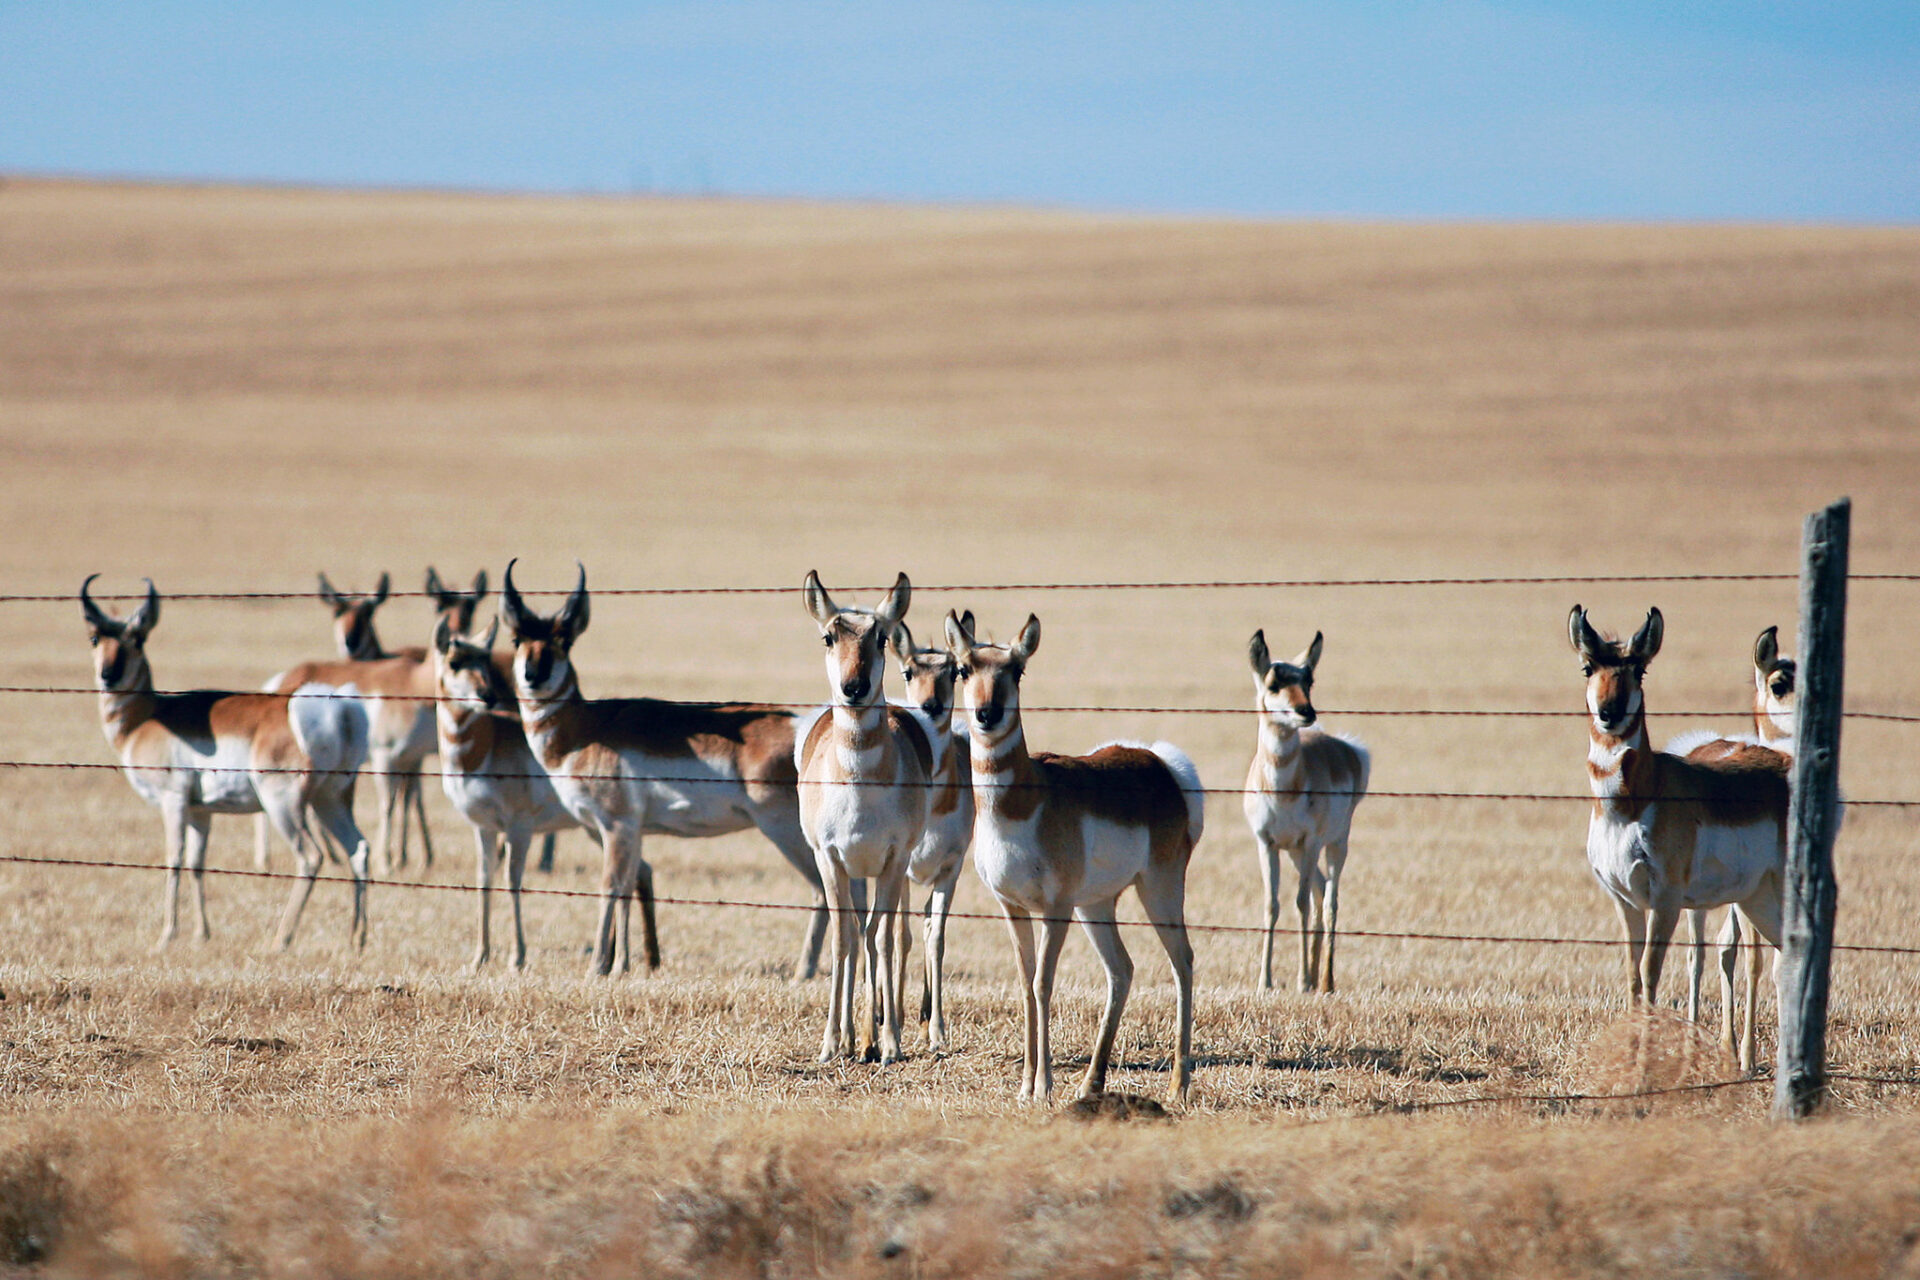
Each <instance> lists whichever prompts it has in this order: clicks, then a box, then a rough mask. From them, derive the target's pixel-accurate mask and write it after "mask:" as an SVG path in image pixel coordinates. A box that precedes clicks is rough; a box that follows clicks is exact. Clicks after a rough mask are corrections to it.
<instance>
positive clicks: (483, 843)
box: [473, 827, 500, 969]
mask: <svg viewBox="0 0 1920 1280" xmlns="http://www.w3.org/2000/svg"><path fill="white" fill-rule="evenodd" d="M473 839H474V844H475V851H474V864H473V868H474V883H475V885H476V887H477V888H478V890H479V892H477V893H476V894H474V897H476V898H478V899H479V902H480V905H479V912H480V922H479V923H480V944H479V946H477V947H476V948H474V952H473V968H475V969H480V968H483V967H485V965H486V963H487V958H488V957H489V956H491V955H492V954H493V938H492V928H491V926H492V921H491V919H490V916H491V914H492V911H493V859H494V855H495V851H496V850H497V849H498V848H499V845H500V834H499V833H498V832H497V831H493V830H491V829H489V828H487V827H475V828H474V829H473Z"/></svg>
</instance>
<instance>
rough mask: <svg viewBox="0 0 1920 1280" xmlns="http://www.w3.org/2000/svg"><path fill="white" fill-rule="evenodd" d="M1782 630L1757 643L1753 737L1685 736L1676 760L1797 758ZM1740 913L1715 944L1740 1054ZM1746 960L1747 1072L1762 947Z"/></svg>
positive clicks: (1695, 992)
mask: <svg viewBox="0 0 1920 1280" xmlns="http://www.w3.org/2000/svg"><path fill="white" fill-rule="evenodd" d="M1779 631H1780V629H1779V628H1778V627H1768V628H1767V629H1766V630H1764V631H1762V632H1761V633H1760V634H1759V635H1758V636H1757V637H1756V638H1755V639H1754V642H1753V727H1754V732H1753V733H1752V734H1750V735H1741V736H1739V737H1732V738H1726V737H1721V736H1719V735H1717V734H1711V733H1707V732H1695V733H1683V734H1681V735H1680V736H1679V737H1677V738H1675V739H1674V740H1673V741H1672V742H1669V743H1668V744H1667V747H1666V750H1667V751H1668V752H1669V753H1670V754H1673V755H1684V756H1686V757H1687V758H1688V759H1689V760H1694V761H1696V762H1702V763H1704V762H1708V761H1712V760H1720V759H1726V758H1729V757H1731V756H1733V755H1735V754H1738V753H1739V752H1741V751H1743V750H1745V749H1746V748H1748V747H1752V746H1762V747H1767V748H1770V749H1771V750H1774V751H1778V752H1780V753H1781V754H1782V755H1784V756H1786V757H1788V758H1789V759H1791V758H1792V756H1793V740H1794V728H1795V718H1794V708H1795V699H1794V683H1795V679H1794V678H1795V675H1796V674H1797V672H1796V668H1795V664H1794V661H1793V659H1792V658H1782V657H1781V656H1780V641H1779ZM1706 915H1707V913H1706V912H1705V911H1689V912H1688V913H1687V919H1688V926H1689V931H1690V934H1691V942H1692V946H1691V948H1690V953H1691V954H1690V957H1689V964H1688V966H1687V1017H1688V1018H1689V1019H1690V1020H1691V1021H1694V1022H1698V1021H1699V1020H1700V978H1701V973H1702V970H1703V968H1704V964H1705V955H1704V947H1703V946H1702V936H1703V935H1704V933H1705V932H1706ZM1742 933H1743V930H1742V929H1741V927H1740V911H1739V909H1738V908H1737V907H1729V908H1728V909H1727V917H1726V919H1725V920H1724V921H1723V922H1722V924H1721V927H1720V935H1719V937H1718V939H1717V940H1716V948H1717V951H1718V961H1719V965H1718V967H1719V970H1720V1012H1721V1028H1722V1038H1723V1039H1724V1040H1725V1041H1726V1045H1727V1048H1728V1050H1729V1051H1730V1052H1733V1051H1736V1050H1735V1044H1736V1041H1735V1036H1734V1012H1733V1001H1734V993H1733V989H1734V969H1735V966H1736V961H1737V959H1738V957H1739V955H1740V953H1741V951H1742V947H1741V945H1740V943H1741V937H1742ZM1745 952H1746V959H1747V985H1746V1000H1745V1004H1744V1006H1743V1008H1744V1013H1745V1027H1746V1029H1745V1030H1744V1031H1743V1032H1742V1033H1741V1035H1740V1038H1739V1041H1738V1044H1739V1046H1740V1048H1739V1050H1738V1052H1741V1053H1742V1054H1743V1055H1744V1056H1743V1059H1742V1063H1741V1065H1742V1067H1744V1068H1745V1069H1748V1070H1751V1069H1752V1061H1751V1058H1752V1053H1753V1039H1754V1033H1753V1029H1752V1028H1753V1020H1754V1017H1755V1004H1756V1002H1757V1000H1758V991H1759V987H1760V974H1761V972H1762V969H1763V957H1762V956H1761V953H1760V947H1759V944H1758V943H1749V944H1748V945H1747V947H1746V948H1745Z"/></svg>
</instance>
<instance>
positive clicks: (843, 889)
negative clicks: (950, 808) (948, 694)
mask: <svg viewBox="0 0 1920 1280" xmlns="http://www.w3.org/2000/svg"><path fill="white" fill-rule="evenodd" d="M803 589H804V592H805V595H806V605H807V612H808V614H810V615H811V616H812V618H813V620H814V623H815V624H816V625H817V626H818V627H819V628H820V638H821V640H822V641H823V642H824V643H825V646H826V667H827V684H828V687H829V688H830V690H831V696H830V701H829V702H828V704H827V705H826V706H825V707H822V708H820V710H819V711H817V712H815V713H814V715H813V716H812V717H811V718H810V719H807V720H803V721H802V722H801V726H800V729H799V731H798V732H797V733H796V735H795V741H796V744H797V745H796V748H795V763H796V765H797V766H798V769H799V774H800V828H801V830H803V831H804V832H806V836H807V843H808V844H809V845H811V846H812V847H813V856H814V862H815V865H816V866H817V867H818V869H819V872H820V879H821V882H822V883H823V884H824V885H825V887H826V893H827V903H828V905H829V906H830V907H831V908H832V909H833V926H834V927H833V932H832V956H833V966H832V970H831V972H832V974H833V987H832V991H831V993H830V995H829V997H828V1001H827V1025H826V1030H825V1031H824V1032H823V1033H822V1035H821V1037H820V1061H822V1062H831V1061H832V1060H833V1059H835V1058H837V1057H840V1056H842V1055H846V1056H852V1055H854V1054H857V1053H858V1052H859V1048H860V1046H859V1040H858V1037H857V1036H856V1035H855V1034H854V1013H853V1010H854V1004H855V1003H856V1001H855V993H856V990H857V986H858V977H859V973H860V963H859V951H860V934H861V927H862V924H864V932H865V942H866V955H867V975H868V978H869V979H870V981H869V987H870V989H871V991H872V993H873V997H872V1001H873V1002H872V1017H871V1018H870V1019H869V1022H870V1024H872V1025H874V1026H876V1027H877V1028H878V1042H877V1043H876V1044H875V1045H874V1050H875V1053H876V1056H878V1058H879V1060H880V1061H881V1062H896V1061H898V1060H899V1059H900V1057H901V1056H902V1055H901V1050H900V995H901V992H900V987H901V982H900V978H901V973H900V968H899V966H897V965H896V964H895V963H894V954H895V943H896V941H897V930H896V928H895V919H896V915H897V913H898V912H899V910H900V901H901V895H902V891H903V888H904V886H905V884H906V878H907V866H908V862H909V860H910V859H911V858H912V856H913V850H914V849H915V847H916V846H918V845H919V843H920V837H921V836H922V834H923V833H924V832H925V831H926V826H927V792H928V781H929V779H930V778H931V776H932V773H933V750H932V746H931V742H930V739H931V736H932V735H931V730H929V729H928V728H927V727H926V726H925V725H923V724H922V723H921V722H920V720H919V718H918V717H917V716H916V715H915V714H914V713H913V712H911V711H908V710H905V709H903V708H900V707H890V706H888V705H887V701H886V698H885V696H884V695H883V693H882V688H883V686H884V684H885V681H886V674H887V659H886V646H887V638H888V637H889V636H891V635H892V634H893V632H894V628H895V627H896V626H898V625H899V624H900V621H901V619H902V618H903V617H904V616H905V614H906V612H907V605H908V604H909V602H910V601H911V600H912V597H913V588H912V586H911V584H909V583H908V581H907V575H906V574H904V573H903V574H901V575H900V576H899V578H898V580H896V581H895V583H894V585H893V590H892V591H891V592H889V593H888V594H887V598H886V600H884V601H883V602H882V603H881V605H880V607H879V608H877V609H864V608H858V607H849V608H845V609H843V608H841V607H840V606H839V605H836V604H835V603H834V602H833V598H832V597H831V596H829V595H828V594H827V589H826V588H825V587H823V586H821V585H820V575H819V574H817V573H814V572H809V573H808V574H807V578H806V583H805V586H804V588H803ZM861 880H870V881H872V882H873V891H872V900H871V903H870V904H869V907H868V910H867V913H866V919H865V921H864V922H862V921H861V920H860V919H859V916H858V913H857V911H856V908H855V903H854V882H855V881H861Z"/></svg>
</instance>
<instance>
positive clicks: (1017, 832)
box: [973, 815, 1149, 912]
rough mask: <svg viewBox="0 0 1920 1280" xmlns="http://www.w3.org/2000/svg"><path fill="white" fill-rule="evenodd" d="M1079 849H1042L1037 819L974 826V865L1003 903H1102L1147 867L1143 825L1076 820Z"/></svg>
mask: <svg viewBox="0 0 1920 1280" xmlns="http://www.w3.org/2000/svg"><path fill="white" fill-rule="evenodd" d="M1076 834H1077V835H1078V837H1079V847H1078V848H1059V849H1053V850H1050V851H1045V852H1043V851H1042V850H1041V849H1040V847H1039V846H1040V842H1039V838H1038V822H1037V820H1036V819H1034V818H1029V819H1028V820H1027V821H1026V822H1023V823H1018V824H1015V825H1012V826H1001V825H996V824H992V823H988V822H981V823H978V824H976V825H975V827H974V834H973V866H974V870H975V871H977V872H979V874H980V879H981V880H982V882H984V883H985V884H986V886H987V888H988V889H989V890H990V891H992V893H993V895H994V896H995V897H997V898H999V899H1000V900H1001V901H1003V902H1008V903H1012V904H1014V905H1016V906H1021V907H1025V908H1027V909H1028V910H1029V911H1036V912H1045V911H1050V910H1055V909H1058V908H1061V907H1075V906H1082V905H1084V904H1086V903H1090V902H1103V901H1105V900H1107V899H1109V898H1113V897H1116V896H1118V895H1119V893H1120V892H1121V890H1123V889H1125V888H1126V887H1127V886H1128V885H1130V884H1132V883H1133V882H1134V880H1136V879H1137V878H1138V877H1139V875H1140V873H1141V872H1142V871H1144V870H1145V869H1146V866H1147V858H1148V852H1149V838H1148V833H1147V829H1146V828H1145V827H1138V826H1122V825H1120V824H1117V823H1113V822H1108V821H1105V820H1104V819H1101V818H1096V817H1092V816H1090V815H1089V816H1086V817H1082V818H1081V819H1080V822H1079V827H1078V831H1077V832H1076Z"/></svg>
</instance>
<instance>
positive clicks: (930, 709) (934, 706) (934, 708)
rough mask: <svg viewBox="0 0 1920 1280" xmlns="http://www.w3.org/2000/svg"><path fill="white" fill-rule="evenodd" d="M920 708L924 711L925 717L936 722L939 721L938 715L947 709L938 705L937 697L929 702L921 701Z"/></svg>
mask: <svg viewBox="0 0 1920 1280" xmlns="http://www.w3.org/2000/svg"><path fill="white" fill-rule="evenodd" d="M920 709H921V710H922V711H924V712H926V713H927V717H928V718H929V719H931V720H932V721H933V722H934V723H936V724H938V723H939V722H940V717H941V716H943V715H945V714H946V712H947V709H946V708H945V707H943V706H941V705H940V700H939V699H938V698H935V699H934V700H933V701H931V702H923V703H921V704H920Z"/></svg>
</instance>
